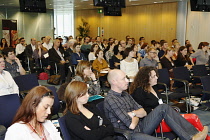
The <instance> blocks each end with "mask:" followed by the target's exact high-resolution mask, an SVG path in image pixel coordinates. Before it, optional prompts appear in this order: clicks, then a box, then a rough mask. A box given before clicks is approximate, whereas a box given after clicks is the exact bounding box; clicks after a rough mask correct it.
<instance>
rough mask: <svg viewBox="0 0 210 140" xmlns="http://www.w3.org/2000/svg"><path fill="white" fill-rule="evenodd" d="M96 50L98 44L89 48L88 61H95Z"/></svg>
mask: <svg viewBox="0 0 210 140" xmlns="http://www.w3.org/2000/svg"><path fill="white" fill-rule="evenodd" d="M97 50H98V44H93V45H92V46H91V48H90V53H89V54H88V60H89V61H90V62H91V61H94V60H95V59H96V51H97Z"/></svg>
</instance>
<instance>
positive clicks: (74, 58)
mask: <svg viewBox="0 0 210 140" xmlns="http://www.w3.org/2000/svg"><path fill="white" fill-rule="evenodd" d="M73 48H74V51H73V52H74V53H72V56H71V60H72V64H73V65H77V64H78V63H79V61H81V60H86V58H85V56H84V54H83V53H81V52H80V51H81V50H80V49H81V46H80V44H79V43H75V44H74V46H73Z"/></svg>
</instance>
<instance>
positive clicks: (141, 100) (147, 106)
mask: <svg viewBox="0 0 210 140" xmlns="http://www.w3.org/2000/svg"><path fill="white" fill-rule="evenodd" d="M157 74H158V73H157V69H156V68H155V67H151V66H145V67H142V68H141V69H140V70H139V72H138V73H137V74H136V77H135V78H134V81H133V82H132V83H131V86H130V89H129V93H130V94H131V95H132V96H133V98H134V100H135V101H136V102H137V103H138V104H140V105H141V106H142V107H143V108H144V110H145V111H146V112H147V114H149V113H150V112H151V111H152V110H153V109H154V108H155V107H156V106H158V105H159V104H162V103H163V101H162V99H161V98H160V94H159V93H157V91H155V89H154V88H153V86H154V85H156V84H157V79H158V75H157Z"/></svg>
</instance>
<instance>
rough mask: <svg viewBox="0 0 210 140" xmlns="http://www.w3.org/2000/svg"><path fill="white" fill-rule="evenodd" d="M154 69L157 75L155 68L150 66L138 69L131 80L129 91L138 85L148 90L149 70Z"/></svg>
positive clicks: (131, 91)
mask: <svg viewBox="0 0 210 140" xmlns="http://www.w3.org/2000/svg"><path fill="white" fill-rule="evenodd" d="M152 70H154V71H155V72H156V74H157V76H158V72H157V69H156V68H155V67H151V66H145V67H142V68H140V69H139V71H138V73H137V74H136V76H135V78H134V81H133V82H132V84H131V86H130V89H129V93H130V94H132V93H133V92H134V91H135V90H136V89H137V88H138V87H141V88H143V89H144V90H145V91H148V90H149V86H150V83H149V78H150V76H151V71H152Z"/></svg>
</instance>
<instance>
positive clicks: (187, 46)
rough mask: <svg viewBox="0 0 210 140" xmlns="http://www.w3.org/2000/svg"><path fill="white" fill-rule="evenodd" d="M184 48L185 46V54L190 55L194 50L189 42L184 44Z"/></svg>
mask: <svg viewBox="0 0 210 140" xmlns="http://www.w3.org/2000/svg"><path fill="white" fill-rule="evenodd" d="M186 48H187V55H188V56H189V57H190V55H191V54H193V53H194V52H195V51H194V49H193V47H192V45H191V44H186Z"/></svg>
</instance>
